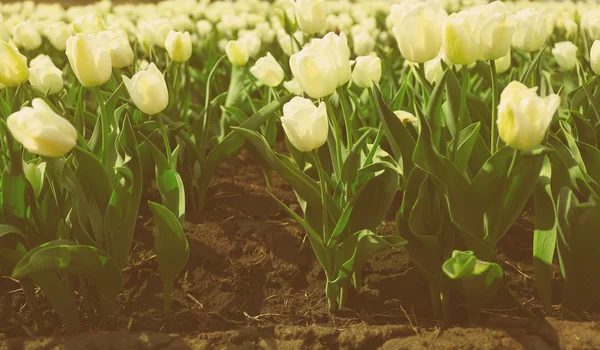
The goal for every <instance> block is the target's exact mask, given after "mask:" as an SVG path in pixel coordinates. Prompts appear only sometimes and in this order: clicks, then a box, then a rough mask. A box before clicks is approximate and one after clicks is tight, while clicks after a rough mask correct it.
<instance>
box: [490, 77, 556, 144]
mask: <svg viewBox="0 0 600 350" xmlns="http://www.w3.org/2000/svg"><path fill="white" fill-rule="evenodd" d="M536 90H537V87H535V88H531V89H528V88H527V86H525V85H523V84H521V83H519V82H517V81H513V82H511V83H509V84H508V85H507V86H506V88H504V91H502V94H501V95H500V103H499V104H498V120H497V124H498V133H499V135H500V138H501V139H502V141H504V143H506V144H507V145H509V146H510V147H512V148H515V149H518V150H522V151H528V150H531V149H533V148H534V147H536V146H538V145H539V144H540V143H542V141H543V140H544V137H545V136H546V131H547V130H548V127H549V126H550V123H551V122H552V117H553V116H554V113H556V110H557V109H558V106H559V105H560V97H559V96H558V95H549V96H547V97H545V98H542V97H539V96H538V95H537V94H536Z"/></svg>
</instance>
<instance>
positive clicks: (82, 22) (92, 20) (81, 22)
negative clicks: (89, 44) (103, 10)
mask: <svg viewBox="0 0 600 350" xmlns="http://www.w3.org/2000/svg"><path fill="white" fill-rule="evenodd" d="M71 26H72V27H73V31H74V32H75V33H86V34H98V33H100V32H102V31H105V30H106V26H105V25H104V21H102V18H100V16H98V15H97V14H95V13H90V14H87V15H84V16H81V17H78V18H77V19H76V20H75V21H73V23H72V24H71Z"/></svg>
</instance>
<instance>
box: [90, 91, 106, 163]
mask: <svg viewBox="0 0 600 350" xmlns="http://www.w3.org/2000/svg"><path fill="white" fill-rule="evenodd" d="M93 90H94V93H95V95H96V104H97V105H98V106H100V118H101V119H100V127H101V130H102V151H101V152H100V154H101V159H102V164H104V165H105V166H108V165H109V164H108V133H109V128H110V127H109V123H108V116H107V115H106V105H105V100H104V95H103V94H102V90H101V89H100V87H95V88H94V89H93Z"/></svg>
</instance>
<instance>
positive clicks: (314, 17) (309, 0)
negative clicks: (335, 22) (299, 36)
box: [293, 0, 327, 34]
mask: <svg viewBox="0 0 600 350" xmlns="http://www.w3.org/2000/svg"><path fill="white" fill-rule="evenodd" d="M293 5H294V12H295V13H296V20H297V21H298V26H300V29H302V31H303V32H304V33H307V34H314V33H319V32H322V31H324V30H325V28H326V27H327V8H326V5H325V1H324V0H295V1H293Z"/></svg>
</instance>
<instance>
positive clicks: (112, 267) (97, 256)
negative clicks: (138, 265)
mask: <svg viewBox="0 0 600 350" xmlns="http://www.w3.org/2000/svg"><path fill="white" fill-rule="evenodd" d="M65 243H66V242H65V241H54V242H50V243H47V244H44V245H42V246H39V247H37V248H35V249H32V250H30V251H29V252H28V253H27V254H26V255H25V256H24V257H23V258H22V259H21V261H19V263H18V264H17V265H16V266H15V268H14V271H13V274H12V277H13V278H17V279H20V278H25V277H30V276H31V277H33V276H35V275H36V274H39V273H49V272H55V273H72V274H76V275H79V276H84V277H86V278H88V279H90V280H93V281H94V282H95V283H96V287H97V288H98V291H99V292H100V294H101V296H102V298H101V304H102V306H103V310H104V311H105V312H106V313H107V314H108V315H112V314H113V313H114V311H115V308H116V299H117V295H118V294H119V292H120V291H121V288H122V287H123V277H122V276H121V271H120V269H119V267H118V266H117V264H116V263H115V261H114V260H113V259H111V258H110V256H108V254H106V253H105V252H103V251H102V250H100V249H98V248H95V247H91V246H84V245H71V244H65Z"/></svg>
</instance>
